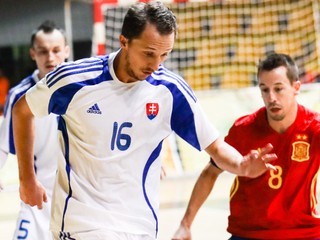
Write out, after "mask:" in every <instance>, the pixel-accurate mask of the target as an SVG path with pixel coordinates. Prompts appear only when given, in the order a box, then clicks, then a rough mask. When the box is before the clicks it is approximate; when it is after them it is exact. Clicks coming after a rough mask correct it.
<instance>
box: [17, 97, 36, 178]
mask: <svg viewBox="0 0 320 240" xmlns="http://www.w3.org/2000/svg"><path fill="white" fill-rule="evenodd" d="M12 121H13V136H14V144H15V148H16V154H17V159H18V166H19V179H20V182H22V183H23V182H25V181H34V178H35V173H34V159H33V156H34V153H33V149H34V117H33V115H32V113H31V111H30V109H29V107H28V105H27V103H26V100H25V98H24V97H22V98H21V99H20V100H19V101H18V102H17V103H16V104H15V106H14V107H13V110H12Z"/></svg>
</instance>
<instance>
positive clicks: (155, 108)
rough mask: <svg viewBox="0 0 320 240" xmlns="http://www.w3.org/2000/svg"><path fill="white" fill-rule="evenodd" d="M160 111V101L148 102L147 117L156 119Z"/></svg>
mask: <svg viewBox="0 0 320 240" xmlns="http://www.w3.org/2000/svg"><path fill="white" fill-rule="evenodd" d="M158 112H159V104H158V103H147V104H146V114H147V117H148V118H149V119H150V120H152V119H154V118H155V117H156V116H157V115H158Z"/></svg>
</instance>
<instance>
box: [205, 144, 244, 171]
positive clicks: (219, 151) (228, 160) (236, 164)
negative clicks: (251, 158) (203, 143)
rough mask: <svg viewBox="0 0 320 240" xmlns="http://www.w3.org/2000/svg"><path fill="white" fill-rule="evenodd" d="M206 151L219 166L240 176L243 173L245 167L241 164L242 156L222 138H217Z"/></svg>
mask: <svg viewBox="0 0 320 240" xmlns="http://www.w3.org/2000/svg"><path fill="white" fill-rule="evenodd" d="M206 151H207V152H208V154H209V155H210V156H211V158H212V159H214V161H215V163H216V164H217V165H218V167H219V168H221V169H223V170H226V171H228V172H231V173H234V174H237V175H240V176H242V175H245V169H243V167H242V165H241V162H242V160H243V156H242V155H241V154H240V153H239V152H238V151H237V150H236V149H234V148H233V147H232V146H230V145H229V144H227V143H225V142H224V141H223V140H221V139H217V140H216V141H215V142H214V143H212V144H211V145H210V146H209V147H208V148H207V149H206Z"/></svg>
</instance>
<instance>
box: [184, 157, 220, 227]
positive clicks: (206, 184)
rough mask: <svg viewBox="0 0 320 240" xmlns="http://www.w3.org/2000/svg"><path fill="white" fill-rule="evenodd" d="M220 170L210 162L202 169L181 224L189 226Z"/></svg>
mask: <svg viewBox="0 0 320 240" xmlns="http://www.w3.org/2000/svg"><path fill="white" fill-rule="evenodd" d="M221 172H222V170H220V169H218V168H216V167H214V166H212V165H211V164H210V163H209V164H208V165H207V166H206V167H205V168H204V169H203V171H202V172H201V174H200V176H199V178H198V179H197V182H196V184H195V186H194V188H193V190H192V194H191V197H190V200H189V203H188V207H187V210H186V213H185V215H184V217H183V219H182V220H181V224H182V225H184V226H185V227H187V228H190V227H191V225H192V223H193V221H194V218H195V216H196V214H197V213H198V211H199V209H200V207H201V206H202V205H203V203H204V202H205V201H206V199H207V198H208V196H209V194H210V193H211V190H212V189H213V186H214V184H215V182H216V179H217V177H218V175H219V174H220V173H221Z"/></svg>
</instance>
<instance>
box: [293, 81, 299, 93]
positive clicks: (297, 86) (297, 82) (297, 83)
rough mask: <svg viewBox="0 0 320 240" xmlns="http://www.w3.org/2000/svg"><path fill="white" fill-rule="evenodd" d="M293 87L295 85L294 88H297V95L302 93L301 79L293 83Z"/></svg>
mask: <svg viewBox="0 0 320 240" xmlns="http://www.w3.org/2000/svg"><path fill="white" fill-rule="evenodd" d="M293 87H294V90H295V95H298V94H299V93H300V87H301V82H300V81H295V82H294V83H293Z"/></svg>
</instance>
